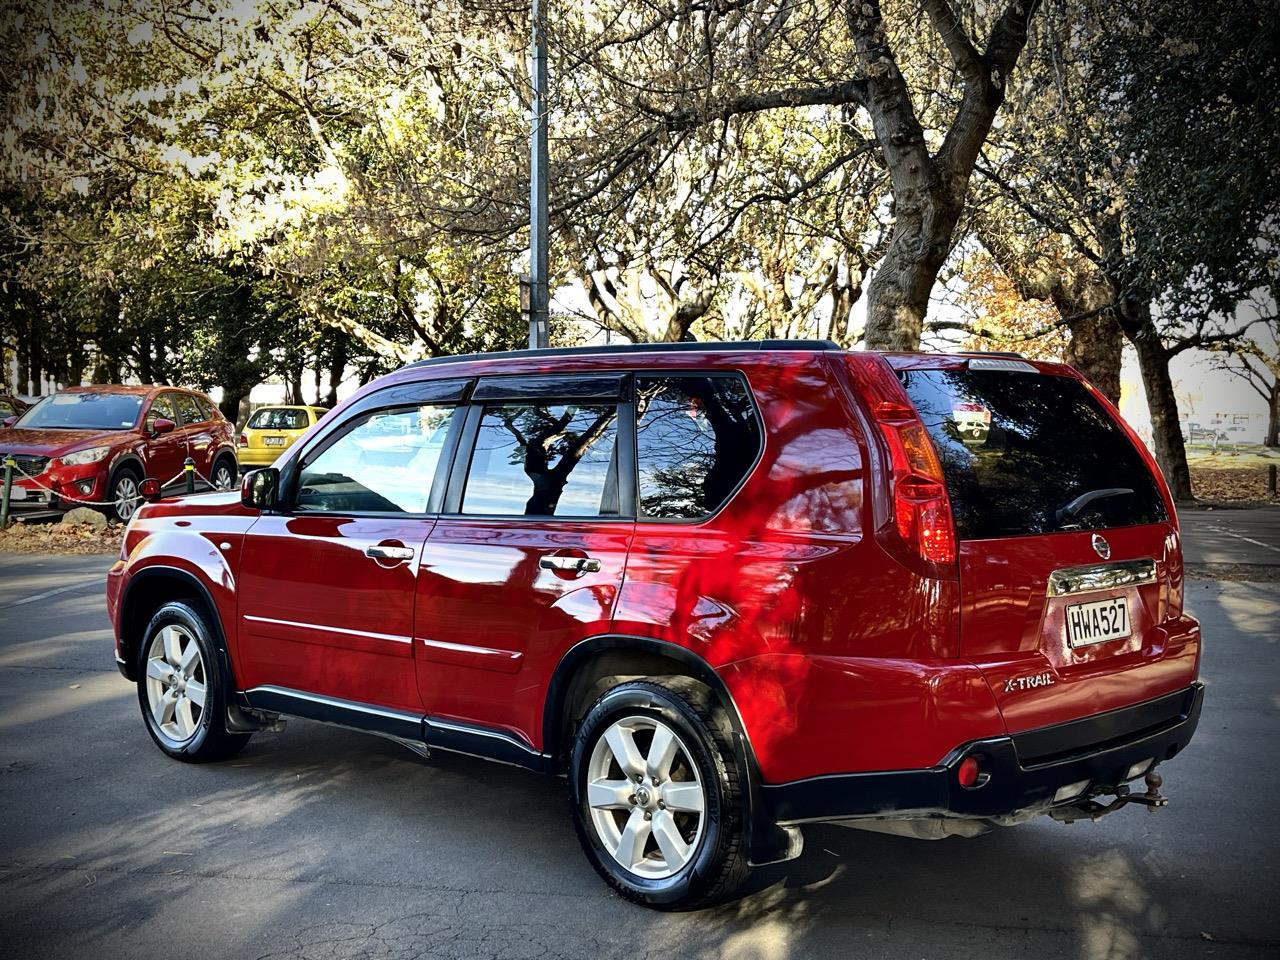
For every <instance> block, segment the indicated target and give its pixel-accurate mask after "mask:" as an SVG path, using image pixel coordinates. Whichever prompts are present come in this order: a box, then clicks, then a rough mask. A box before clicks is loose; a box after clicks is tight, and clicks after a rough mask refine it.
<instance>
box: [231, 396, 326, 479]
mask: <svg viewBox="0 0 1280 960" xmlns="http://www.w3.org/2000/svg"><path fill="white" fill-rule="evenodd" d="M328 412H329V411H328V410H327V409H325V408H324V407H259V408H258V409H257V410H255V411H254V412H253V415H252V416H251V417H249V422H248V423H246V424H245V425H244V429H243V430H241V431H240V439H239V441H238V442H237V443H236V455H237V456H238V457H239V458H240V466H242V467H244V468H245V469H248V470H253V469H255V468H256V467H269V466H271V464H273V463H275V462H276V458H277V457H279V456H280V454H282V453H284V452H285V451H286V450H288V449H289V448H290V447H291V446H293V445H294V443H296V442H297V441H298V439H299V438H300V437H301V436H302V435H303V434H304V433H306V432H307V431H308V430H310V429H311V428H312V427H313V426H315V423H316V421H317V420H319V419H320V418H321V417H323V416H324V415H325V414H326V413H328Z"/></svg>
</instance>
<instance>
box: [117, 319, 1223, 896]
mask: <svg viewBox="0 0 1280 960" xmlns="http://www.w3.org/2000/svg"><path fill="white" fill-rule="evenodd" d="M975 406H976V407H977V408H978V409H975ZM979 420H980V421H981V422H982V423H983V425H984V428H985V429H983V430H980V431H975V430H974V429H972V426H971V425H972V424H973V423H975V422H978V421H979ZM211 546H212V547H213V549H211ZM1182 584H1183V566H1182V551H1181V545H1180V541H1179V534H1178V524H1177V519H1176V516H1175V513H1174V506H1173V503H1172V502H1171V500H1170V498H1169V494H1168V491H1167V489H1166V487H1165V485H1164V482H1163V480H1162V478H1161V477H1160V474H1159V472H1158V470H1157V469H1156V467H1155V465H1154V463H1153V462H1152V460H1151V457H1150V456H1149V455H1148V454H1147V452H1146V451H1145V449H1144V448H1143V447H1142V446H1141V444H1140V443H1139V442H1138V441H1137V439H1136V438H1135V436H1134V435H1133V434H1132V432H1131V431H1130V430H1129V428H1128V427H1126V426H1125V424H1124V423H1123V422H1122V421H1121V420H1120V418H1119V416H1118V414H1117V413H1116V411H1115V409H1114V407H1112V406H1111V405H1110V404H1109V403H1108V402H1107V401H1106V400H1104V399H1103V398H1102V397H1101V396H1100V395H1098V394H1097V392H1096V391H1094V390H1093V389H1092V388H1091V387H1090V386H1089V385H1088V384H1087V383H1086V382H1085V381H1084V380H1083V379H1081V377H1080V376H1079V375H1078V374H1077V373H1076V372H1075V371H1074V370H1072V369H1070V368H1069V367H1066V366H1062V365H1059V364H1051V363H1040V362H1030V361H1025V360H1022V359H1018V358H1013V357H1005V356H990V355H949V356H929V355H881V354H875V353H852V352H845V351H842V350H839V349H838V348H837V347H836V346H835V345H834V344H829V343H826V342H822V341H818V342H765V343H757V344H742V343H738V344H674V345H672V344H666V345H660V346H653V345H650V346H633V347H617V346H613V347H606V348H600V349H595V348H593V349H578V350H562V351H532V352H527V353H516V354H506V355H480V356H469V357H458V358H450V359H440V360H431V361H426V362H424V363H420V364H415V365H411V366H409V367H407V368H405V369H403V370H400V371H398V372H397V373H394V374H391V375H390V376H387V377H384V378H382V379H381V380H378V381H376V382H374V383H372V384H370V385H369V386H367V387H365V388H364V389H363V390H361V391H360V392H359V393H358V394H357V395H356V396H355V397H353V398H352V399H351V400H349V401H347V402H346V403H345V404H343V405H342V406H341V407H340V408H338V409H337V410H335V411H334V412H333V413H332V414H330V415H329V416H328V417H327V418H326V420H325V421H324V422H323V423H322V424H320V425H319V426H317V428H315V429H314V430H313V431H312V432H311V433H309V434H308V435H307V437H306V438H304V439H303V440H302V441H300V442H299V443H298V444H296V445H295V446H294V447H292V448H291V449H290V450H289V451H288V452H287V453H286V454H285V456H284V457H283V458H282V460H281V461H280V462H279V466H278V467H277V468H268V469H264V470H259V471H256V472H254V473H251V474H249V475H248V476H247V477H246V478H245V481H244V484H243V487H242V490H241V493H240V494H239V495H235V494H211V495H208V496H198V497H195V498H190V499H187V500H184V501H182V502H168V501H164V502H159V503H155V504H152V505H147V506H144V507H143V508H142V509H141V510H140V511H139V513H138V515H137V516H136V518H135V520H134V522H133V524H132V525H131V526H130V528H129V530H128V532H127V534H126V537H125V543H124V548H123V551H122V554H121V559H120V561H119V562H118V563H116V564H115V566H114V567H113V568H112V570H111V572H110V576H109V578H108V587H107V602H108V608H109V611H110V614H111V619H112V621H113V623H114V625H115V634H116V658H117V661H118V663H119V666H120V669H121V671H122V673H123V674H124V675H125V676H126V677H127V678H129V679H130V680H133V681H136V682H137V686H138V699H139V703H140V706H141V709H142V714H143V717H144V718H145V722H146V725H147V729H148V730H149V731H150V734H151V736H152V737H153V738H154V740H155V742H156V743H157V744H158V745H159V747H160V748H161V750H163V751H164V752H165V753H167V754H168V755H170V756H172V757H175V758H177V759H180V760H187V761H206V760H215V759H219V758H223V757H227V756H230V755H231V754H233V753H235V752H236V751H238V750H239V749H241V748H242V747H243V746H244V744H245V742H246V741H247V740H248V739H249V737H250V736H251V735H252V733H253V732H254V731H255V730H257V729H261V728H263V727H264V726H268V725H273V724H275V723H276V722H277V721H278V715H279V714H291V715H296V716H300V717H307V718H311V719H315V720H323V721H329V722H333V723H338V724H342V725H344V726H347V727H355V728H360V729H364V730H367V731H370V732H372V733H377V734H381V735H384V736H387V737H391V738H393V739H395V740H398V741H400V742H401V743H403V744H405V745H407V746H410V747H411V748H413V749H415V750H417V751H418V752H420V753H422V754H424V755H425V754H428V753H429V752H430V751H432V750H437V749H439V750H452V751H460V752H463V753H469V754H474V755H477V756H481V757H489V758H493V759H496V760H501V761H505V762H508V763H514V764H519V765H522V766H526V767H531V768H534V769H538V770H546V771H558V772H564V773H566V774H567V777H568V782H569V787H570V799H571V804H570V805H571V810H572V816H573V819H574V822H575V824H576V827H577V831H578V835H579V837H580V839H581V843H582V846H583V849H584V850H585V851H586V853H587V856H588V857H589V858H590V860H591V861H592V863H593V864H594V865H595V868H596V869H597V870H598V871H599V872H600V874H601V876H602V877H604V879H605V880H606V881H608V882H609V883H610V884H611V885H612V886H613V887H614V889H616V890H617V891H619V892H620V893H621V894H623V895H624V896H626V897H629V898H631V899H633V900H636V901H639V902H641V903H646V904H649V905H653V906H659V907H667V908H670V907H687V906H693V905H698V904H703V903H708V902H712V901H715V900H718V899H722V898H724V897H727V896H730V895H732V893H733V892H734V891H735V890H737V889H738V888H739V887H740V885H741V883H742V881H743V879H744V878H745V876H746V874H747V872H748V869H749V866H750V864H752V863H761V862H768V861H775V860H781V859H786V858H788V857H792V856H795V855H796V854H798V853H799V851H800V832H799V829H798V827H799V825H801V824H805V823H811V822H814V821H838V822H845V823H849V824H851V825H859V826H864V827H869V828H871V829H879V830H890V831H895V832H900V833H906V834H909V835H913V836H921V837H941V836H946V835H952V834H958V835H973V834H976V833H981V832H983V831H985V830H987V829H990V828H991V827H992V826H994V825H1005V824H1013V823H1018V822H1021V821H1023V820H1027V819H1030V818H1031V817H1033V816H1036V815H1038V814H1042V813H1049V814H1051V815H1052V816H1054V817H1055V818H1057V819H1060V820H1068V821H1069V820H1073V819H1081V818H1091V817H1095V816H1097V815H1100V814H1101V813H1103V812H1105V811H1108V810H1111V809H1115V808H1118V807H1119V806H1122V805H1124V804H1125V803H1126V802H1130V801H1135V800H1137V801H1141V802H1143V803H1146V804H1150V805H1155V806H1158V805H1161V804H1162V803H1163V802H1164V798H1163V797H1162V796H1161V795H1160V793H1159V789H1158V788H1159V785H1160V780H1159V777H1158V775H1156V773H1155V766H1156V765H1157V764H1159V763H1162V762H1164V761H1166V760H1169V759H1170V758H1172V757H1173V756H1174V755H1175V754H1176V753H1178V752H1179V751H1180V750H1181V749H1182V748H1183V747H1185V746H1186V744H1187V743H1188V741H1189V740H1190V739H1191V736H1192V734H1193V732H1194V730H1195V727H1196V723H1197V720H1198V717H1199V712H1200V705H1201V700H1202V688H1201V685H1200V683H1199V681H1198V673H1199V661H1200V631H1199V625H1198V624H1197V623H1196V621H1195V620H1193V619H1192V618H1190V617H1188V616H1186V615H1185V614H1184V612H1183V609H1182V598H1183V594H1182ZM1142 777H1146V779H1147V784H1146V790H1145V792H1139V791H1135V792H1132V793H1131V792H1129V787H1128V783H1129V782H1130V781H1133V780H1135V779H1138V778H1142ZM1104 797H1111V798H1114V799H1113V800H1111V801H1110V803H1104V802H1102V801H1101V800H1100V798H1104Z"/></svg>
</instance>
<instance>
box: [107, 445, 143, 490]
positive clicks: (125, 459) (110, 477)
mask: <svg viewBox="0 0 1280 960" xmlns="http://www.w3.org/2000/svg"><path fill="white" fill-rule="evenodd" d="M123 470H132V471H133V472H134V473H136V474H137V475H138V479H139V480H145V479H146V478H147V468H146V465H145V464H144V463H143V462H142V458H141V457H139V456H138V455H137V454H136V453H126V454H123V455H122V456H120V457H118V458H117V459H116V461H115V462H114V463H113V464H111V470H110V471H109V472H108V474H107V490H110V489H111V484H113V483H115V482H116V477H118V476H120V473H121V471H123Z"/></svg>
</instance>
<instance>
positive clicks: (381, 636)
mask: <svg viewBox="0 0 1280 960" xmlns="http://www.w3.org/2000/svg"><path fill="white" fill-rule="evenodd" d="M244 618H245V619H246V620H252V621H253V622H254V623H274V624H276V625H277V626H281V627H298V628H300V629H303V630H317V631H320V632H321V633H344V634H347V635H348V636H352V637H371V638H372V639H374V640H392V641H394V642H396V643H413V637H406V636H402V635H401V634H398V633H373V632H372V631H368V630H350V629H348V628H346V627H326V626H324V625H323V624H319V623H298V621H296V620H276V619H275V618H274V617H256V616H254V615H253V614H249V613H246V614H245V615H244Z"/></svg>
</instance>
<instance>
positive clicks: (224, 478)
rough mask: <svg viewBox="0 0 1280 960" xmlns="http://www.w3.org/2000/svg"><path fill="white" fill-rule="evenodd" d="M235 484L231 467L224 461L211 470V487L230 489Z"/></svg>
mask: <svg viewBox="0 0 1280 960" xmlns="http://www.w3.org/2000/svg"><path fill="white" fill-rule="evenodd" d="M234 484H235V477H233V476H232V475H231V468H230V467H228V466H227V465H226V464H225V463H220V464H218V466H217V468H216V469H215V470H214V471H213V489H215V490H230V489H231V487H232V486H233V485H234Z"/></svg>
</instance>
